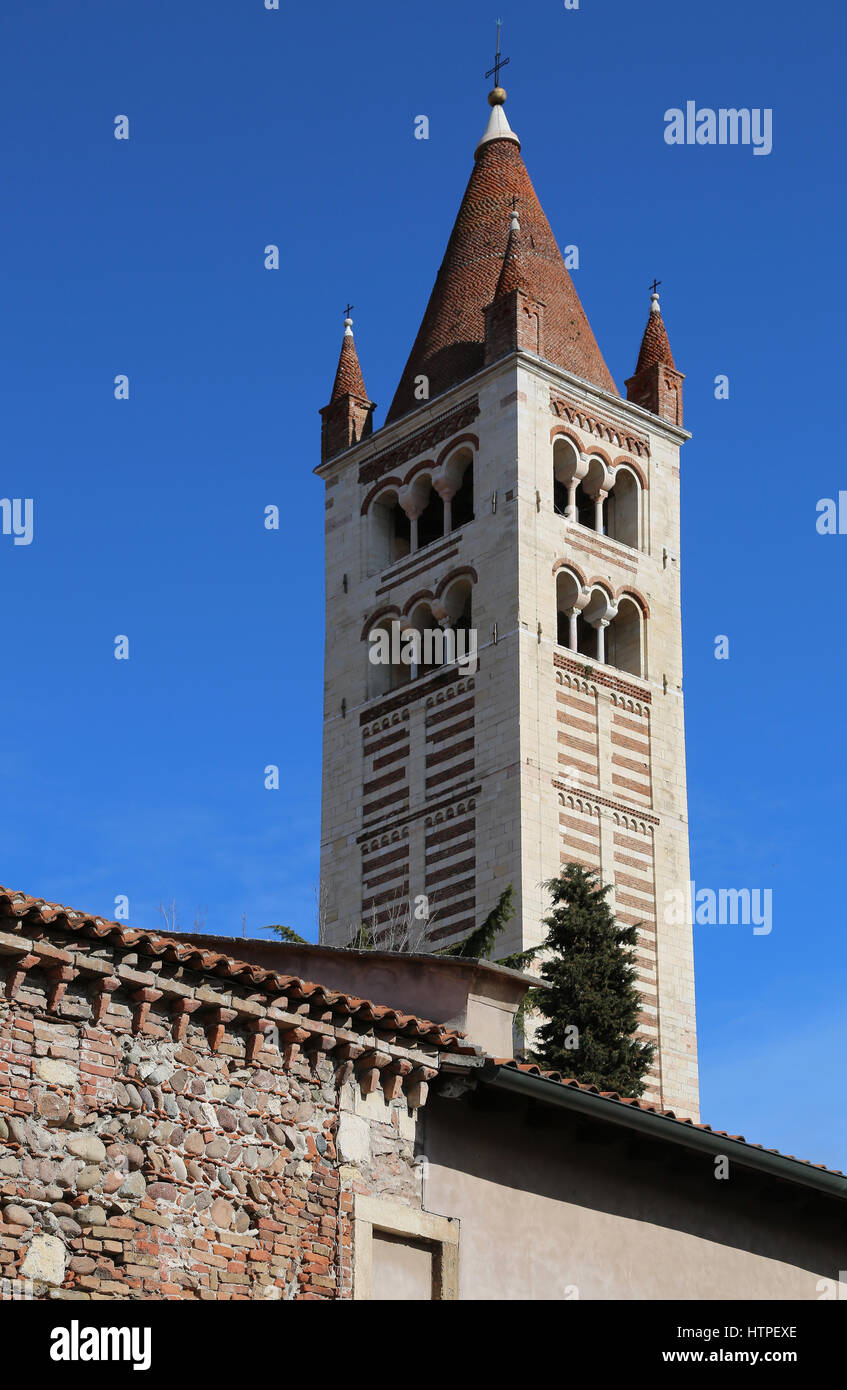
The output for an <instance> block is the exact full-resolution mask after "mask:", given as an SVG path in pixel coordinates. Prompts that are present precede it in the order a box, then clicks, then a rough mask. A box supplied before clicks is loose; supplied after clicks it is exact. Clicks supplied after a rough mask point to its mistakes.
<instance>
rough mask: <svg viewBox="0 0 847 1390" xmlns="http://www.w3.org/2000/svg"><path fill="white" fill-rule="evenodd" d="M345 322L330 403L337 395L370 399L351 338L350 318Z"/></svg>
mask: <svg viewBox="0 0 847 1390" xmlns="http://www.w3.org/2000/svg"><path fill="white" fill-rule="evenodd" d="M345 324H346V327H345V329H344V337H343V338H342V339H341V353H340V355H339V358H338V370H337V372H336V373H335V381H334V383H333V387H332V395H331V396H330V404H331V403H332V402H333V401H335V400H338V398H339V396H358V397H359V399H360V400H364V401H369V400H370V396H369V395H368V393H367V391H366V390H365V379H364V377H363V376H362V369H361V367H360V366H359V354H358V353H357V352H356V343H355V340H354V338H353V329H352V327H351V324H350V320H349V319H345Z"/></svg>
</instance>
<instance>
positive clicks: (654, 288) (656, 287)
mask: <svg viewBox="0 0 847 1390" xmlns="http://www.w3.org/2000/svg"><path fill="white" fill-rule="evenodd" d="M661 283H662V282H661V280H655V279H654V281H653V283H652V285H651V286H650V290H651V293H652V294H657V293H658V290H659V286H660V285H661Z"/></svg>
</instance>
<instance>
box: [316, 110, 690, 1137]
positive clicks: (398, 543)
mask: <svg viewBox="0 0 847 1390" xmlns="http://www.w3.org/2000/svg"><path fill="white" fill-rule="evenodd" d="M505 100H506V93H505V92H504V91H503V89H502V88H501V87H499V86H497V87H495V89H494V90H493V91H492V92H491V94H490V97H489V103H490V108H491V109H490V115H489V119H488V124H487V127H486V129H485V132H484V134H483V137H482V139H481V140H480V142H479V144H478V145H477V147H476V151H475V157H474V167H473V170H472V172H471V176H470V180H469V182H468V186H467V189H466V190H465V194H464V197H463V199H462V203H461V206H460V208H459V212H458V215H457V217H456V221H455V225H454V227H453V231H452V234H451V236H450V240H449V242H448V245H447V250H446V252H445V255H444V259H443V261H442V263H441V267H440V269H439V271H438V275H437V277H436V280H435V284H434V287H433V290H432V293H431V295H430V299H429V303H428V305H427V308H426V311H425V313H424V316H423V319H422V321H421V325H420V328H419V330H418V334H417V337H416V339H415V342H414V345H413V347H412V351H411V353H410V355H409V359H408V361H407V363H406V366H405V368H404V369H403V372H402V374H401V377H400V382H399V385H398V387H397V391H396V393H395V396H394V399H393V401H392V403H391V406H390V408H389V410H388V414H387V417H386V420H385V423H384V424H383V425H382V426H381V427H380V428H378V429H376V430H372V418H373V411H374V405H373V403H372V402H371V401H370V400H369V398H368V395H367V392H366V390H365V386H364V379H363V376H362V371H361V367H360V364H359V360H358V357H357V354H356V347H355V343H354V340H353V334H352V322H351V321H350V320H349V315H348V320H347V321H346V324H345V334H344V339H343V343H342V349H341V360H340V363H339V368H338V373H337V375H336V380H335V386H334V389H333V393H332V400H331V401H330V404H329V405H328V406H327V407H325V408H324V410H323V411H322V412H321V414H322V417H323V431H322V461H321V464H320V466H319V467H318V468H317V470H316V472H317V473H318V475H319V476H320V477H321V478H322V479H323V482H324V484H325V507H326V512H325V516H326V604H327V614H326V658H325V707H324V763H323V820H322V847H321V932H322V939H323V940H325V941H327V942H333V943H336V944H343V943H346V942H348V941H350V940H351V939H352V937H353V936H354V935H355V933H356V932H357V930H359V929H360V927H361V924H362V923H363V922H364V923H365V925H366V927H367V928H368V930H369V931H370V933H371V935H372V936H373V938H374V939H375V940H376V941H377V942H378V943H381V944H384V945H388V946H397V945H399V944H401V939H402V941H403V942H404V944H405V945H406V946H407V948H408V947H411V949H413V950H419V951H426V950H430V949H433V948H434V947H436V946H441V945H445V944H448V943H449V942H450V941H451V940H453V939H455V938H457V937H458V936H460V935H463V934H465V933H466V932H467V931H468V930H469V929H470V928H471V927H473V926H476V925H478V924H479V923H480V922H481V921H482V920H483V918H484V917H485V915H486V914H487V913H488V912H489V911H490V909H491V908H492V907H493V906H494V904H495V903H496V902H497V899H498V897H499V896H500V894H501V893H502V891H503V890H504V888H506V886H507V885H509V884H511V885H512V887H513V890H514V893H515V900H516V906H517V913H516V915H515V917H514V918H513V919H512V922H511V923H510V926H509V929H508V931H507V932H506V933H505V934H504V938H503V952H504V953H506V952H507V951H511V950H518V949H520V948H522V947H527V946H530V945H535V944H537V942H538V941H540V940H541V939H542V936H543V934H544V928H543V927H542V925H541V922H542V918H543V917H544V916H545V915H546V913H547V911H548V898H547V895H546V893H545V891H544V889H543V888H542V887H541V884H542V883H543V881H544V880H546V879H549V878H551V877H554V876H555V875H556V874H557V873H558V872H559V870H560V867H561V866H562V865H563V864H565V863H567V862H568V861H571V860H575V861H578V862H580V863H583V864H585V865H587V866H589V867H591V868H594V869H596V870H597V871H598V873H599V874H600V875H601V877H602V878H603V880H604V882H607V883H611V884H612V885H613V897H612V899H611V901H612V904H613V906H614V910H615V912H616V913H617V916H618V917H619V918H620V919H621V920H622V921H624V922H628V923H639V924H640V927H639V944H638V948H637V956H638V973H639V987H640V990H641V994H642V999H643V1011H642V1015H641V1024H640V1026H641V1029H642V1032H643V1035H644V1036H645V1037H646V1038H650V1039H651V1040H653V1041H654V1042H655V1043H656V1044H657V1049H658V1050H657V1056H656V1061H655V1064H654V1067H653V1070H652V1072H651V1075H650V1078H649V1083H648V1087H647V1091H646V1093H645V1098H647V1099H652V1100H654V1101H656V1102H657V1103H659V1104H661V1105H663V1106H664V1107H666V1108H671V1109H674V1110H675V1111H676V1112H677V1113H678V1114H680V1115H685V1116H691V1117H692V1118H695V1119H696V1118H697V1114H698V1086H697V1055H696V1031H695V1017H694V972H693V948H692V933H691V926H690V924H688V923H687V922H685V921H680V920H677V919H678V918H679V917H680V916H684V915H687V914H680V913H679V912H677V913H674V912H673V910H669V909H668V907H667V906H666V904H668V903H669V902H675V901H678V900H679V899H678V894H679V893H680V892H681V893H682V894H683V895H684V900H685V901H687V895H688V882H689V866H688V821H687V799H686V778H685V747H684V730H683V699H682V641H681V624H680V575H679V559H678V557H679V472H680V447H681V445H682V444H683V443H684V441H685V440H686V439H687V438H688V437H689V436H688V435H687V433H686V432H685V430H684V429H683V427H682V380H683V378H682V375H681V374H680V373H679V372H678V371H677V369H676V366H675V364H674V360H673V357H672V355H671V351H670V345H669V342H668V337H667V333H666V331H665V326H664V323H663V321H662V315H661V311H660V307H659V299H658V294H657V293H656V290H657V288H658V286H655V287H654V294H653V300H652V304H651V310H650V314H649V318H648V323H647V328H646V331H645V333H644V339H643V342H642V346H641V351H640V353H639V356H638V361H637V366H636V370H635V374H634V375H633V377H632V378H631V379H630V380H629V381H628V382H627V398H626V399H624V398H622V397H621V395H620V393H619V392H618V389H617V387H616V386H615V383H614V381H613V379H612V377H611V374H610V372H609V370H608V368H607V366H606V363H605V361H604V360H603V356H602V354H601V352H600V349H599V347H598V345H597V342H596V341H595V338H594V335H593V333H592V330H591V327H590V325H589V322H588V319H587V317H586V315H585V312H584V310H583V308H582V305H581V303H580V300H579V297H578V295H577V293H576V290H575V288H574V285H573V281H572V280H571V277H570V275H569V273H568V270H567V268H566V266H565V263H564V260H563V258H562V255H561V252H560V251H559V248H558V245H557V243H556V240H555V238H554V236H553V232H552V230H551V228H550V225H549V223H548V221H547V218H546V217H545V215H544V212H543V210H542V207H541V205H540V203H539V201H538V198H537V196H536V193H535V190H534V188H533V185H532V183H531V181H530V178H529V175H528V173H527V170H526V167H525V165H524V162H523V158H522V156H521V145H520V141H519V140H518V137H517V135H516V134H515V133H514V131H512V129H511V127H510V125H509V121H508V119H507V117H506V113H505V109H504V104H505ZM439 642H441V643H442V644H443V646H444V648H445V650H444V651H439ZM453 644H455V651H458V652H460V653H461V652H465V653H466V654H468V653H471V652H472V653H473V654H474V655H473V659H468V660H465V661H464V662H462V661H457V660H452V661H451V660H450V657H451V656H453V655H455V651H454V645H453ZM377 651H379V652H381V653H382V655H383V657H386V654H387V658H386V659H384V660H381V661H374V659H373V657H374V655H375V654H376V653H377Z"/></svg>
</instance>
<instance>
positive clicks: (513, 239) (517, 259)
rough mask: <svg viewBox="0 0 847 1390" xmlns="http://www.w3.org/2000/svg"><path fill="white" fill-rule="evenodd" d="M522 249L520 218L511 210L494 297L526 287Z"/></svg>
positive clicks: (498, 297) (497, 297)
mask: <svg viewBox="0 0 847 1390" xmlns="http://www.w3.org/2000/svg"><path fill="white" fill-rule="evenodd" d="M523 249H524V248H523V241H522V239H521V224H520V219H519V218H518V214H517V212H513V213H512V217H511V225H510V227H509V240H508V241H507V243H506V254H505V256H504V257H503V267H502V269H501V271H500V279H499V280H498V281H497V288H496V290H495V291H494V298H495V299H500V298H501V297H502V296H503V295H505V294H511V293H512V291H513V290H524V289H526V288H527V272H526V267H525V265H524V257H523Z"/></svg>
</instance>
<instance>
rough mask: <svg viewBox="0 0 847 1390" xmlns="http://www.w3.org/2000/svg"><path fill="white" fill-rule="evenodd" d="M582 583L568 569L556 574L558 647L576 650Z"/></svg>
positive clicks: (583, 598) (583, 597) (583, 600)
mask: <svg viewBox="0 0 847 1390" xmlns="http://www.w3.org/2000/svg"><path fill="white" fill-rule="evenodd" d="M584 602H585V596H584V594H583V592H582V585H581V584H580V582H579V580H578V579H577V577H576V575H575V574H572V573H571V571H570V570H565V569H562V570H559V573H558V574H557V575H556V641H557V642H558V644H559V646H560V647H569V648H570V649H571V651H577V649H578V648H577V637H578V615H579V609H580V608H581V607H583V606H584Z"/></svg>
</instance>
